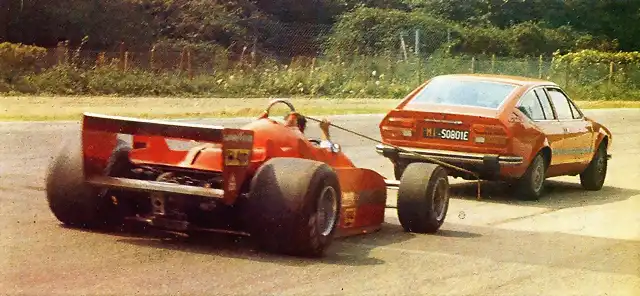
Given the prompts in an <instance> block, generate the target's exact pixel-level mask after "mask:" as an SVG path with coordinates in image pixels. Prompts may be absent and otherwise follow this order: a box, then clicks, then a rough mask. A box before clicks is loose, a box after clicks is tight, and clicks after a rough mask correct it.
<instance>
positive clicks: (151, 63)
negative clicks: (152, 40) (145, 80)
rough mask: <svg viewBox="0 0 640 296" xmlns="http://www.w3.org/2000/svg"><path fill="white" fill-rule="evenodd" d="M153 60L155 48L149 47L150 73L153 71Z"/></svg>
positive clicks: (154, 58)
mask: <svg viewBox="0 0 640 296" xmlns="http://www.w3.org/2000/svg"><path fill="white" fill-rule="evenodd" d="M155 60H156V46H155V45H154V46H153V47H151V52H150V54H149V68H150V69H151V71H152V72H153V71H155V65H154V64H155Z"/></svg>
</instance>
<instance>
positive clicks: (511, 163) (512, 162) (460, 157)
mask: <svg viewBox="0 0 640 296" xmlns="http://www.w3.org/2000/svg"><path fill="white" fill-rule="evenodd" d="M399 148H401V150H400V149H396V148H394V147H391V146H386V145H377V146H376V152H378V153H379V154H380V155H382V156H384V157H387V158H389V159H397V160H402V161H405V162H412V161H420V160H422V159H423V158H421V157H420V155H422V156H427V157H429V158H432V159H436V160H438V161H442V162H444V163H448V164H451V165H455V166H459V167H462V168H464V169H467V170H470V171H474V172H477V173H479V174H480V175H481V176H484V178H488V179H494V178H496V177H497V176H498V175H500V173H501V170H502V169H503V168H509V167H518V166H521V165H522V164H523V162H524V159H523V158H522V157H520V156H506V155H496V154H481V153H468V152H455V151H445V150H433V149H419V148H409V147H399ZM416 154H417V155H416Z"/></svg>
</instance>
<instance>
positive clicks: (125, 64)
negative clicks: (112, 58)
mask: <svg viewBox="0 0 640 296" xmlns="http://www.w3.org/2000/svg"><path fill="white" fill-rule="evenodd" d="M128 69H129V52H128V51H125V52H124V69H123V70H124V71H125V72H126V71H127V70H128Z"/></svg>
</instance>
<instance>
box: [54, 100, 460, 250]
mask: <svg viewBox="0 0 640 296" xmlns="http://www.w3.org/2000/svg"><path fill="white" fill-rule="evenodd" d="M277 103H284V104H286V105H287V106H289V108H290V109H291V113H290V114H289V115H288V116H287V117H286V120H285V121H284V122H278V121H276V120H273V119H271V118H269V110H270V109H271V106H273V105H274V104H277ZM301 117H302V115H300V114H298V113H297V112H295V109H294V107H293V106H292V105H291V104H290V103H289V102H287V101H284V100H276V101H273V102H272V103H271V104H270V105H269V107H268V108H267V109H266V111H265V112H264V114H263V115H262V116H261V117H259V118H258V119H257V120H255V121H253V122H251V123H249V124H247V125H246V126H244V127H243V128H239V129H235V128H224V127H219V126H210V125H196V124H183V123H175V122H161V121H152V120H141V119H133V118H123V117H114V116H104V115H97V114H84V117H83V121H82V131H81V137H80V140H79V141H76V142H73V141H72V142H68V143H67V144H66V145H64V147H63V148H62V150H61V152H60V154H58V156H57V157H56V159H55V160H54V161H53V162H52V164H51V167H50V169H49V172H48V175H47V185H46V191H47V199H48V202H49V206H50V209H51V210H52V212H53V214H54V215H55V216H56V217H57V219H59V220H60V221H62V222H63V223H65V224H67V225H70V226H75V227H83V228H89V229H97V228H105V227H106V228H111V227H120V226H121V225H122V224H123V223H124V221H126V220H135V221H138V222H142V223H146V224H148V225H150V226H151V227H153V228H157V229H160V230H164V231H171V232H178V233H183V234H189V233H192V232H193V231H213V232H226V233H236V234H243V235H249V236H251V237H253V238H255V239H256V241H257V242H258V244H259V245H260V246H261V247H263V248H264V249H265V250H268V251H272V252H277V253H282V254H290V255H299V256H321V255H322V254H324V251H325V249H326V248H327V247H328V246H329V245H330V244H331V242H332V240H333V239H334V237H343V236H350V235H356V234H362V233H370V232H373V231H376V230H378V229H380V228H381V224H382V223H383V221H384V212H385V205H386V199H387V187H388V186H393V187H397V189H398V215H399V218H400V222H401V224H402V226H403V227H404V229H405V230H406V231H411V232H416V233H433V232H436V231H437V230H438V229H439V228H440V226H441V225H442V223H443V222H444V219H445V216H446V213H447V209H448V204H449V199H448V186H449V183H448V180H447V174H446V171H445V170H444V169H443V168H442V167H441V166H438V165H434V164H426V163H423V164H415V165H413V166H410V167H408V168H407V169H406V171H405V173H404V174H405V178H404V179H403V181H404V182H402V183H400V184H398V183H397V182H392V181H387V180H386V179H385V178H383V177H382V176H381V175H380V174H378V173H376V172H374V171H372V170H369V169H364V168H357V167H355V166H354V165H353V163H352V162H351V161H350V160H349V158H347V156H345V154H343V152H341V151H340V147H339V146H338V145H334V146H333V147H329V148H324V147H320V146H319V145H318V141H317V140H314V139H308V138H307V137H306V136H305V135H304V133H303V131H302V130H301V129H300V127H299V126H298V119H300V118H301ZM119 134H124V135H132V137H131V136H130V137H131V138H132V144H127V142H126V141H123V140H121V139H120V138H119V136H118V135H119ZM168 140H179V141H185V142H189V143H193V142H194V141H196V143H195V147H191V148H186V149H182V150H180V149H171V148H170V145H169V144H168V143H169V142H168ZM190 141H191V142H190Z"/></svg>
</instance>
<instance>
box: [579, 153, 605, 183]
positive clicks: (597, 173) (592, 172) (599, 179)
mask: <svg viewBox="0 0 640 296" xmlns="http://www.w3.org/2000/svg"><path fill="white" fill-rule="evenodd" d="M607 166H608V159H607V148H606V146H605V145H604V143H602V144H600V147H598V151H596V153H595V154H594V155H593V159H592V160H591V162H590V163H589V166H587V168H586V169H585V170H584V172H582V173H581V174H580V184H581V185H582V188H584V189H586V190H592V191H597V190H600V189H602V186H604V180H605V179H606V177H607Z"/></svg>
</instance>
